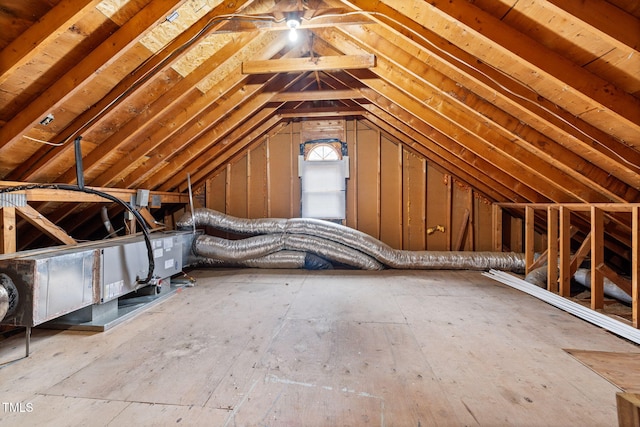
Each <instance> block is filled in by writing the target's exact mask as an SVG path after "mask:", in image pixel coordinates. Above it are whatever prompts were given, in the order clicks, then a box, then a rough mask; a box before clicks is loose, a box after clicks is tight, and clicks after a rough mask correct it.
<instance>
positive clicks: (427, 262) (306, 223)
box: [178, 209, 525, 272]
mask: <svg viewBox="0 0 640 427" xmlns="http://www.w3.org/2000/svg"><path fill="white" fill-rule="evenodd" d="M193 226H210V227H213V228H217V229H219V230H222V231H229V232H234V233H240V234H246V235H252V236H253V237H250V238H247V239H241V240H233V241H224V240H225V239H220V238H212V236H200V237H198V238H197V239H196V240H195V241H194V252H196V253H197V254H199V255H202V256H207V257H214V258H217V257H228V258H227V259H234V257H238V256H239V257H241V258H244V259H247V258H251V257H254V256H264V255H267V254H269V253H273V252H276V251H279V250H283V249H292V250H303V251H308V252H312V253H314V254H316V255H318V256H322V257H324V258H327V259H329V260H332V261H337V262H340V263H342V264H346V265H350V266H353V267H358V268H362V269H367V270H379V269H381V268H383V267H390V268H398V269H442V270H446V269H455V270H489V269H496V270H506V271H514V272H522V271H524V267H525V262H524V255H523V254H516V253H513V252H511V253H503V252H464V251H458V252H449V251H406V250H400V249H394V248H392V247H390V246H389V245H387V244H385V243H383V242H381V241H380V240H378V239H375V238H373V237H371V236H369V235H367V234H365V233H363V232H361V231H358V230H354V229H352V228H349V227H345V226H343V225H340V224H336V223H333V222H329V221H323V220H320V219H313V218H291V219H280V218H264V219H243V218H235V217H232V216H229V215H226V214H223V213H221V212H217V211H214V210H211V209H196V210H195V211H194V212H193V215H192V214H191V213H186V214H185V215H184V216H183V217H182V218H181V219H180V220H179V221H178V227H179V228H182V229H189V228H191V227H193ZM258 236H261V237H259V238H258ZM225 251H229V255H225V254H224V252H225ZM223 259H224V258H223Z"/></svg>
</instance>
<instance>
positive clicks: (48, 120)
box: [40, 113, 54, 126]
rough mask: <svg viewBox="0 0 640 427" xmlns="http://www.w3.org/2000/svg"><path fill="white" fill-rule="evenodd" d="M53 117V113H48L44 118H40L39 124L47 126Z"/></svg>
mask: <svg viewBox="0 0 640 427" xmlns="http://www.w3.org/2000/svg"><path fill="white" fill-rule="evenodd" d="M53 119H54V117H53V114H51V113H49V114H47V116H46V117H45V118H44V119H42V120H40V124H41V125H43V126H47V125H48V124H49V123H51V122H52V121H53Z"/></svg>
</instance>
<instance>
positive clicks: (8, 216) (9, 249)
mask: <svg viewBox="0 0 640 427" xmlns="http://www.w3.org/2000/svg"><path fill="white" fill-rule="evenodd" d="M15 251H16V208H13V207H5V208H0V254H10V253H13V252H15Z"/></svg>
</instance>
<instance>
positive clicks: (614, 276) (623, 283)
mask: <svg viewBox="0 0 640 427" xmlns="http://www.w3.org/2000/svg"><path fill="white" fill-rule="evenodd" d="M596 268H597V269H598V271H599V272H600V273H602V275H603V276H604V277H606V278H607V279H609V280H610V281H611V282H613V283H615V284H616V286H617V287H619V288H620V289H622V290H623V291H624V292H625V293H626V294H627V295H629V296H631V280H629V279H626V278H624V277H622V276H620V275H619V274H618V273H616V272H615V271H613V269H612V268H611V267H609V266H608V265H606V264H600V265H598V266H597V267H596Z"/></svg>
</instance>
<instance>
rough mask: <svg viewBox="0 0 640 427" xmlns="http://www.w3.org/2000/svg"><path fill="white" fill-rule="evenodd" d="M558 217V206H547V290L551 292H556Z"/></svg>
mask: <svg viewBox="0 0 640 427" xmlns="http://www.w3.org/2000/svg"><path fill="white" fill-rule="evenodd" d="M559 219H560V211H559V210H558V208H557V207H555V206H549V208H548V209H547V223H548V226H547V265H548V267H547V290H548V291H551V292H558V253H559V245H558V241H559V240H558V239H559V237H560V233H559V232H560V230H559V227H558V226H559V224H558V221H559Z"/></svg>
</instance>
